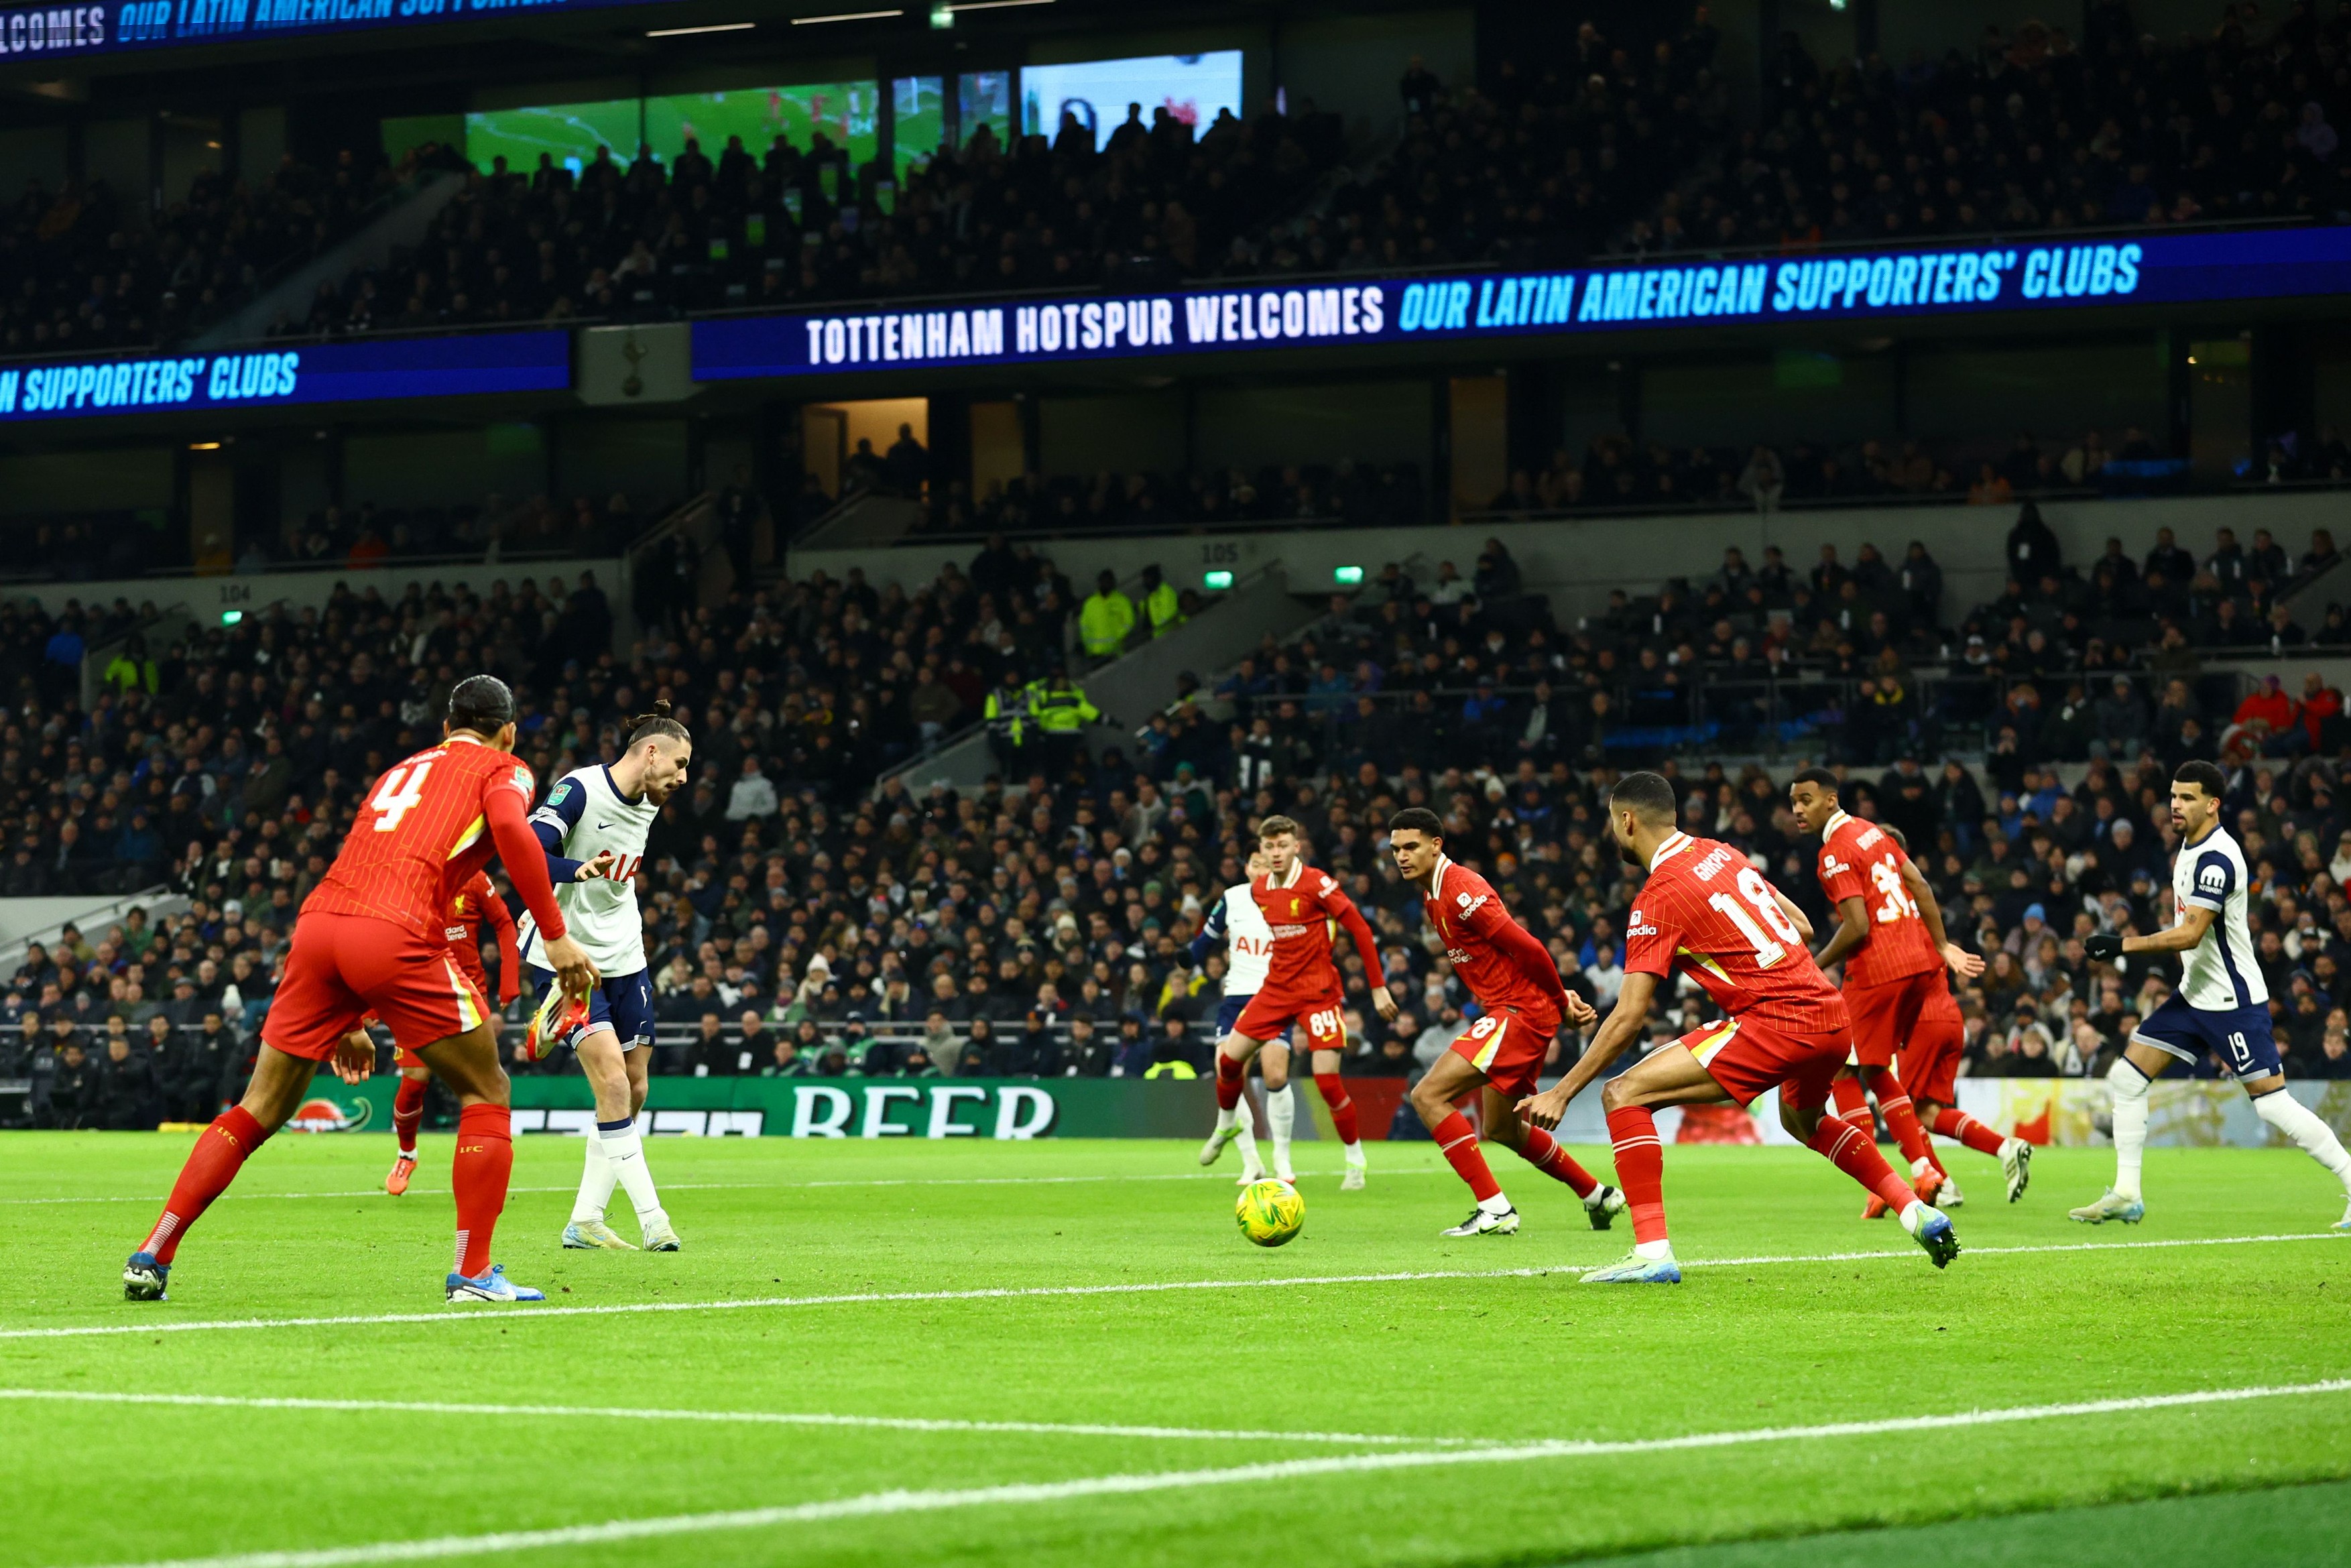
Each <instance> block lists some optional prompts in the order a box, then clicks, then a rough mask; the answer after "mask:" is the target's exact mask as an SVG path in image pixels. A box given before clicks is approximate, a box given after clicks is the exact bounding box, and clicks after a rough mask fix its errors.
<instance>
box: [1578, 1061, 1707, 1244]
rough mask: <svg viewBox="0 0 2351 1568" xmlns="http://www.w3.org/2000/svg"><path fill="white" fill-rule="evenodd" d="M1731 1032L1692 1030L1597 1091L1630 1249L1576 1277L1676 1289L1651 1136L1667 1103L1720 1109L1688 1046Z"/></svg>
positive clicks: (1658, 1151)
mask: <svg viewBox="0 0 2351 1568" xmlns="http://www.w3.org/2000/svg"><path fill="white" fill-rule="evenodd" d="M1735 1027H1736V1026H1734V1025H1729V1024H1716V1025H1713V1026H1711V1027H1710V1028H1708V1029H1703V1030H1694V1031H1692V1032H1691V1033H1690V1034H1688V1035H1686V1036H1684V1037H1683V1038H1682V1040H1677V1041H1676V1042H1675V1043H1674V1044H1672V1045H1669V1046H1667V1047H1666V1048H1665V1049H1664V1050H1662V1051H1656V1052H1653V1053H1652V1054H1650V1055H1648V1056H1646V1057H1644V1058H1642V1059H1641V1061H1637V1062H1635V1063H1634V1065H1633V1066H1632V1067H1630V1068H1628V1069H1627V1070H1626V1071H1624V1072H1623V1073H1621V1074H1619V1075H1618V1076H1616V1077H1614V1078H1612V1079H1610V1080H1608V1082H1605V1083H1604V1084H1602V1085H1601V1086H1600V1107H1601V1109H1602V1110H1603V1111H1604V1112H1605V1113H1607V1116H1608V1141H1609V1143H1610V1144H1611V1145H1614V1149H1615V1154H1616V1181H1617V1185H1619V1186H1622V1187H1623V1188H1624V1189H1625V1208H1626V1211H1627V1212H1628V1213H1630V1214H1631V1215H1632V1217H1633V1250H1632V1251H1631V1252H1629V1253H1627V1254H1626V1255H1625V1257H1624V1258H1623V1259H1622V1260H1619V1261H1617V1262H1615V1263H1613V1264H1611V1265H1609V1266H1608V1267H1607V1268H1605V1269H1595V1270H1593V1271H1592V1272H1591V1273H1589V1274H1586V1275H1584V1276H1583V1278H1584V1282H1585V1283H1587V1284H1593V1285H1630V1284H1661V1285H1671V1284H1678V1283H1680V1281H1681V1277H1682V1271H1681V1265H1680V1264H1678V1263H1677V1262H1676V1261H1675V1260H1674V1245H1673V1242H1672V1241H1671V1240H1669V1239H1667V1231H1666V1145H1665V1140H1664V1139H1662V1138H1660V1137H1659V1136H1658V1135H1657V1120H1656V1112H1657V1111H1659V1110H1661V1109H1663V1108H1664V1107H1666V1106H1668V1105H1719V1104H1722V1103H1726V1102H1728V1101H1729V1100H1730V1099H1731V1098H1732V1096H1731V1095H1730V1093H1729V1092H1727V1091H1726V1090H1725V1089H1724V1088H1723V1086H1722V1085H1721V1084H1720V1083H1719V1082H1717V1081H1716V1080H1715V1077H1714V1075H1713V1074H1712V1073H1710V1072H1708V1071H1707V1069H1706V1067H1705V1065H1704V1063H1703V1062H1702V1061H1700V1059H1699V1058H1698V1055H1697V1054H1696V1053H1695V1052H1694V1051H1692V1050H1691V1048H1690V1045H1689V1041H1690V1040H1699V1041H1700V1042H1701V1044H1703V1042H1704V1040H1708V1039H1711V1038H1713V1037H1714V1036H1716V1035H1718V1034H1721V1033H1723V1032H1724V1031H1726V1030H1732V1029H1734V1028H1735Z"/></svg>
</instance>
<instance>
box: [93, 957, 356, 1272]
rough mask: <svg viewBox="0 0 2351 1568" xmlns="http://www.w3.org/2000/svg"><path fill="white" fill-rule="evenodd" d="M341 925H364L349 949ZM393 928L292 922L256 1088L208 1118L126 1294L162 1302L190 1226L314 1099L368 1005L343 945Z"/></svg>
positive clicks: (135, 1259)
mask: <svg viewBox="0 0 2351 1568" xmlns="http://www.w3.org/2000/svg"><path fill="white" fill-rule="evenodd" d="M346 923H348V924H350V925H356V926H358V927H360V931H359V932H358V933H357V934H356V936H353V937H352V939H351V940H350V942H349V943H346V942H344V941H340V940H339V937H340V936H342V930H341V927H342V926H343V925H345V924H346ZM392 929H396V928H393V927H390V926H387V925H385V923H384V922H382V921H380V920H363V919H355V918H353V917H350V916H342V915H328V916H324V917H319V916H308V915H306V916H304V917H303V919H302V920H301V921H300V922H298V924H297V925H296V926H295V930H294V940H293V943H292V945H291V946H290V947H289V949H288V951H287V956H286V977H285V978H284V979H283V980H282V981H281V982H279V984H278V987H277V993H276V995H274V996H273V997H272V998H270V1004H269V1013H268V1016H267V1017H266V1019H264V1020H263V1023H262V1036H263V1039H262V1045H261V1049H260V1051H258V1052H257V1053H256V1056H255V1059H254V1066H253V1079H252V1082H249V1083H248V1084H246V1091H245V1097H244V1098H243V1099H241V1100H240V1101H238V1102H237V1103H235V1104H234V1105H232V1106H230V1107H229V1108H228V1109H227V1110H225V1111H224V1112H222V1113H220V1114H219V1115H217V1116H215V1117H214V1118H213V1122H212V1124H211V1125H210V1126H209V1127H206V1128H205V1129H204V1132H203V1133H202V1134H199V1135H198V1136H197V1138H196V1145H195V1147H194V1148H193V1149H191V1150H189V1151H188V1158H187V1163H186V1164H185V1165H184V1166H182V1167H181V1169H180V1175H179V1177H178V1179H177V1180H175V1181H174V1182H173V1183H172V1194H171V1197H168V1198H166V1199H165V1200H164V1203H163V1212H162V1215H161V1216H160V1217H159V1218H157V1219H156V1221H155V1225H154V1228H152V1229H151V1230H150V1231H149V1232H148V1233H147V1239H146V1240H145V1241H143V1242H141V1244H140V1247H139V1249H138V1250H137V1251H136V1252H133V1253H132V1254H131V1259H130V1261H129V1262H127V1263H126V1264H125V1265H124V1266H123V1270H122V1293H123V1295H124V1296H126V1297H128V1298H129V1299H130V1300H131V1301H161V1300H162V1298H163V1293H164V1287H165V1284H166V1281H168V1280H169V1278H170V1275H171V1272H172V1260H174V1259H176V1258H177V1257H178V1256H179V1249H180V1241H181V1239H182V1238H183V1237H184V1236H185V1235H186V1234H187V1231H188V1228H189V1227H190V1226H192V1225H193V1224H194V1223H195V1222H196V1220H197V1218H199V1217H201V1216H202V1215H203V1214H204V1210H205V1209H206V1208H208V1207H211V1205H212V1202H213V1200H214V1198H216V1197H219V1196H220V1195H221V1194H222V1193H223V1192H224V1191H225V1190H226V1189H227V1187H228V1185H229V1183H230V1182H232V1181H235V1179H236V1173H237V1172H238V1171H239V1170H241V1169H243V1168H244V1166H245V1162H246V1160H248V1159H250V1158H252V1157H253V1154H254V1151H255V1150H256V1149H258V1148H260V1147H261V1145H263V1144H264V1143H265V1142H266V1141H267V1140H268V1137H269V1135H270V1134H272V1133H275V1132H276V1131H277V1129H278V1128H280V1127H282V1126H284V1125H285V1124H286V1122H287V1118H288V1117H290V1116H292V1115H293V1114H294V1112H295V1109H296V1108H297V1107H298V1106H299V1105H300V1104H301V1103H302V1099H303V1096H304V1095H306V1094H308V1092H310V1080H311V1079H312V1078H313V1077H315V1076H316V1075H317V1073H318V1069H319V1062H321V1061H325V1060H327V1058H329V1057H330V1056H332V1055H333V1054H334V1052H335V1046H336V1044H337V1042H338V1041H340V1040H341V1039H342V1037H343V1036H344V1035H345V1034H346V1033H347V1032H349V1031H350V1030H354V1029H356V1028H358V1027H359V1021H360V1019H361V1018H362V1017H364V1016H366V1013H367V1010H368V1009H367V1003H366V1001H365V1000H364V999H363V998H361V997H360V994H359V993H358V991H357V990H356V989H355V988H353V987H352V986H351V985H350V984H349V983H348V982H347V981H346V979H345V978H344V976H343V972H342V956H343V955H344V952H345V949H346V947H347V946H364V945H365V944H366V943H367V942H370V941H380V940H381V933H382V932H384V931H386V930H392Z"/></svg>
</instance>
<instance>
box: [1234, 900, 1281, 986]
mask: <svg viewBox="0 0 2351 1568" xmlns="http://www.w3.org/2000/svg"><path fill="white" fill-rule="evenodd" d="M1225 939H1226V943H1227V957H1226V960H1225V995H1227V996H1228V997H1253V996H1255V995H1257V994H1258V992H1259V991H1261V990H1263V989H1265V973H1266V969H1267V967H1269V966H1270V965H1271V964H1272V962H1273V927H1272V926H1270V925H1267V924H1266V919H1265V911H1264V910H1262V909H1259V907H1258V906H1257V895H1256V894H1253V893H1251V892H1250V891H1249V883H1241V884H1240V885H1239V886H1238V887H1228V888H1227V889H1225Z"/></svg>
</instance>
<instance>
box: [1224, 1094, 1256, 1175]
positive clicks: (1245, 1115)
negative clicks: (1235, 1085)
mask: <svg viewBox="0 0 2351 1568" xmlns="http://www.w3.org/2000/svg"><path fill="white" fill-rule="evenodd" d="M1230 1114H1231V1116H1232V1118H1233V1125H1234V1126H1235V1127H1236V1128H1238V1130H1239V1136H1238V1137H1236V1138H1235V1139H1234V1140H1233V1146H1234V1147H1236V1148H1238V1149H1239V1150H1240V1152H1241V1168H1242V1170H1244V1171H1262V1170H1264V1169H1265V1162H1264V1161H1262V1160H1260V1159H1259V1158H1258V1157H1257V1118H1256V1117H1255V1116H1252V1115H1250V1114H1249V1090H1248V1089H1247V1088H1246V1087H1244V1088H1243V1089H1242V1090H1241V1103H1239V1104H1238V1105H1236V1106H1234V1107H1233V1109H1232V1111H1231V1113H1230Z"/></svg>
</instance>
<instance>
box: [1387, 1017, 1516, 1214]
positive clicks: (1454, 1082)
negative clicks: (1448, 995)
mask: <svg viewBox="0 0 2351 1568" xmlns="http://www.w3.org/2000/svg"><path fill="white" fill-rule="evenodd" d="M1488 1021H1490V1020H1488V1019H1479V1022H1480V1023H1485V1022H1488ZM1463 1039H1464V1040H1467V1039H1468V1036H1467V1035H1466V1034H1465V1035H1464V1036H1463ZM1453 1043H1454V1049H1452V1050H1449V1051H1447V1052H1446V1053H1445V1054H1444V1055H1442V1056H1440V1057H1438V1058H1437V1061H1436V1062H1435V1064H1434V1065H1432V1066H1431V1067H1430V1068H1429V1070H1428V1071H1426V1073H1424V1074H1422V1075H1421V1080H1420V1082H1417V1083H1416V1084H1414V1085H1413V1086H1412V1108H1413V1110H1414V1111H1415V1112H1416V1113H1418V1114H1419V1116H1420V1124H1421V1125H1422V1126H1424V1127H1426V1128H1427V1129H1428V1135H1429V1136H1430V1137H1432V1138H1434V1139H1436V1140H1437V1153H1439V1154H1441V1155H1444V1156H1445V1158H1446V1160H1447V1163H1449V1164H1450V1165H1451V1166H1453V1174H1454V1175H1456V1176H1459V1177H1460V1178H1461V1179H1462V1180H1463V1181H1465V1182H1467V1183H1468V1186H1469V1191H1470V1194H1471V1195H1472V1196H1473V1197H1476V1198H1477V1200H1478V1206H1477V1207H1475V1208H1472V1209H1471V1210H1470V1211H1469V1218H1467V1219H1465V1220H1463V1221H1462V1222H1461V1223H1460V1224H1458V1225H1457V1226H1454V1227H1452V1228H1450V1229H1448V1230H1446V1231H1444V1232H1442V1233H1441V1234H1443V1235H1447V1236H1509V1235H1511V1234H1514V1233H1515V1232H1516V1231H1517V1230H1518V1228H1519V1211H1518V1210H1517V1209H1515V1208H1512V1207H1510V1199H1509V1198H1507V1197H1503V1196H1502V1184H1501V1183H1500V1182H1498V1181H1496V1180H1495V1179H1494V1173H1493V1171H1492V1169H1491V1168H1490V1167H1489V1166H1488V1165H1487V1164H1486V1156H1485V1155H1484V1154H1483V1153H1482V1152H1481V1151H1480V1150H1479V1147H1478V1134H1477V1132H1476V1130H1475V1129H1474V1128H1472V1127H1471V1126H1470V1125H1469V1118H1468V1117H1467V1116H1465V1115H1463V1114H1462V1113H1460V1111H1459V1109H1458V1108H1457V1106H1456V1105H1455V1102H1456V1101H1458V1100H1459V1099H1460V1098H1461V1097H1462V1096H1464V1095H1466V1094H1468V1093H1470V1092H1474V1091H1476V1090H1479V1089H1483V1088H1484V1087H1485V1086H1486V1074H1485V1073H1484V1072H1483V1071H1480V1070H1479V1068H1478V1067H1477V1066H1476V1065H1475V1064H1474V1063H1473V1062H1471V1061H1470V1060H1469V1057H1468V1054H1466V1053H1465V1052H1463V1051H1461V1050H1460V1049H1459V1048H1460V1046H1461V1043H1462V1041H1461V1040H1455V1041H1454V1042H1453Z"/></svg>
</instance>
